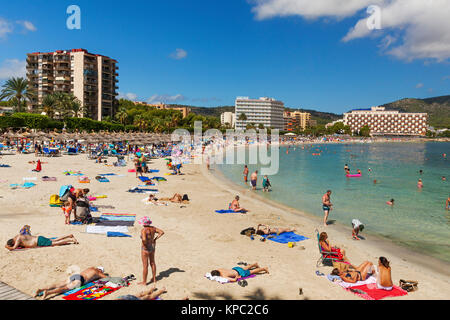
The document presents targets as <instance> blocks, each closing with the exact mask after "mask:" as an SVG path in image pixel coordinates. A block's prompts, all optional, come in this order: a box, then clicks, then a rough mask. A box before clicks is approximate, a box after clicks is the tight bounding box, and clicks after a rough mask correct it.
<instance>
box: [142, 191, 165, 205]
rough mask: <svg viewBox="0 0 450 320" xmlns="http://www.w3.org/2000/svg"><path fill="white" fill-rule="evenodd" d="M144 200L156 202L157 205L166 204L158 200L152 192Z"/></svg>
mask: <svg viewBox="0 0 450 320" xmlns="http://www.w3.org/2000/svg"><path fill="white" fill-rule="evenodd" d="M146 200H147V202H150V203H153V204H157V205H167V203H165V202H162V201H159V199H158V198H156V197H155V195H154V194H150V195H149V196H148V198H147V199H146Z"/></svg>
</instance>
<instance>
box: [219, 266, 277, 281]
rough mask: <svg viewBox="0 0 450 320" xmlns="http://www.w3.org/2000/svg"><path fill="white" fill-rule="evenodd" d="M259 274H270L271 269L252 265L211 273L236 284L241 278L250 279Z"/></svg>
mask: <svg viewBox="0 0 450 320" xmlns="http://www.w3.org/2000/svg"><path fill="white" fill-rule="evenodd" d="M257 273H269V268H267V267H265V268H260V267H259V265H258V263H257V262H256V263H254V264H251V265H249V266H245V267H242V268H241V267H234V268H233V269H231V270H230V269H216V270H213V271H211V275H212V276H213V277H215V276H219V277H222V278H225V279H228V280H229V281H230V282H236V281H238V280H239V279H240V278H245V277H248V276H250V275H252V274H257Z"/></svg>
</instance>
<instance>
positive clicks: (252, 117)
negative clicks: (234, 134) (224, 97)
mask: <svg viewBox="0 0 450 320" xmlns="http://www.w3.org/2000/svg"><path fill="white" fill-rule="evenodd" d="M283 112H284V103H283V102H281V101H277V100H275V99H273V98H267V97H262V98H259V99H250V98H249V97H237V98H236V101H235V115H236V125H235V128H236V129H237V130H245V129H246V127H247V125H249V124H250V125H254V126H256V127H259V125H261V124H262V125H263V126H264V128H271V129H279V130H283V129H284V119H283ZM243 115H244V116H243Z"/></svg>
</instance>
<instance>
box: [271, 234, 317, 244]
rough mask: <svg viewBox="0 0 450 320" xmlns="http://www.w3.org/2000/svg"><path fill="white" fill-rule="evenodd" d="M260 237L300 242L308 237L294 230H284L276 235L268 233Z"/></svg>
mask: <svg viewBox="0 0 450 320" xmlns="http://www.w3.org/2000/svg"><path fill="white" fill-rule="evenodd" d="M262 237H264V238H266V239H267V238H268V237H270V238H268V240H272V241H275V242H278V243H288V242H300V241H303V240H306V239H309V238H307V237H305V236H301V235H299V234H296V233H294V232H284V233H282V234H280V235H278V236H277V235H276V234H275V233H273V234H270V235H263V236H262Z"/></svg>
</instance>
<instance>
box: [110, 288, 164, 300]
mask: <svg viewBox="0 0 450 320" xmlns="http://www.w3.org/2000/svg"><path fill="white" fill-rule="evenodd" d="M166 292H167V290H166V288H165V287H163V288H162V289H160V290H158V289H156V288H151V289H149V290H148V291H143V292H141V293H138V294H137V295H132V294H127V295H125V296H120V297H119V298H117V300H156V299H157V298H159V296H160V295H162V294H163V293H166Z"/></svg>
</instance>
